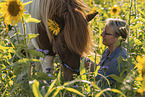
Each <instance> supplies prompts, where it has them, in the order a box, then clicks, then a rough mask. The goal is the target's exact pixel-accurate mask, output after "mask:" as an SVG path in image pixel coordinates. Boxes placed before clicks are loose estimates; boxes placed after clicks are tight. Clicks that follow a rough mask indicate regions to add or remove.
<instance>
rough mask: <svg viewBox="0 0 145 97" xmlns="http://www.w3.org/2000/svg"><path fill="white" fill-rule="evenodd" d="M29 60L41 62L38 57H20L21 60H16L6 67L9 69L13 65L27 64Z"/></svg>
mask: <svg viewBox="0 0 145 97" xmlns="http://www.w3.org/2000/svg"><path fill="white" fill-rule="evenodd" d="M28 62H40V60H38V59H28V58H23V59H20V60H18V61H16V62H15V63H13V64H12V65H10V66H7V67H6V69H9V68H11V67H13V66H17V65H18V66H20V65H22V64H26V65H27V63H28Z"/></svg>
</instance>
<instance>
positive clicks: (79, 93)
mask: <svg viewBox="0 0 145 97" xmlns="http://www.w3.org/2000/svg"><path fill="white" fill-rule="evenodd" d="M65 89H66V90H68V91H70V92H73V93H76V94H78V95H80V96H85V95H84V94H82V93H81V92H79V91H78V90H76V89H73V88H68V87H65Z"/></svg>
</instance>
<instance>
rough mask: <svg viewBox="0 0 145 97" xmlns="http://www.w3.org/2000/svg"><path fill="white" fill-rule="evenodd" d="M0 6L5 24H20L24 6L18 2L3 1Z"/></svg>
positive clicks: (11, 0)
mask: <svg viewBox="0 0 145 97" xmlns="http://www.w3.org/2000/svg"><path fill="white" fill-rule="evenodd" d="M0 6H1V8H0V13H2V16H3V17H4V21H5V23H7V24H12V25H17V23H19V22H22V16H23V14H24V11H25V9H24V7H25V6H24V5H23V4H22V2H20V0H4V2H1V3H0Z"/></svg>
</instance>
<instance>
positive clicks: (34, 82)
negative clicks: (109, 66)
mask: <svg viewBox="0 0 145 97" xmlns="http://www.w3.org/2000/svg"><path fill="white" fill-rule="evenodd" d="M84 1H85V2H86V3H87V4H88V5H89V6H90V8H91V9H96V10H97V11H98V12H99V14H98V15H97V16H96V17H95V18H94V19H93V20H92V21H91V22H90V23H89V24H90V27H91V31H92V35H93V38H92V40H93V42H94V43H95V45H96V46H95V48H94V49H93V51H94V54H92V55H89V56H88V57H89V58H90V59H91V60H93V61H95V62H96V63H99V60H100V58H101V54H102V52H103V51H104V50H105V48H106V47H105V46H104V45H103V44H102V37H101V36H100V34H101V33H102V30H103V27H104V26H105V20H106V19H108V18H119V19H123V20H126V22H127V25H128V38H127V40H126V41H125V42H124V43H123V45H124V47H125V48H126V49H127V54H128V58H127V60H122V58H121V57H119V58H118V62H119V63H122V66H123V69H124V70H127V75H126V76H125V77H124V76H123V71H122V73H120V75H119V76H115V75H111V76H112V77H113V78H114V79H115V80H117V82H118V83H116V84H114V86H111V87H114V88H111V87H110V86H109V84H110V83H111V82H109V81H108V80H107V79H105V81H98V80H97V79H96V78H95V76H96V75H97V74H98V73H97V70H98V68H99V67H97V68H95V71H94V72H90V71H89V70H87V69H86V68H84V61H85V60H81V67H80V74H81V75H79V76H76V75H74V80H73V81H70V82H64V81H63V80H62V79H63V75H62V71H61V65H60V61H59V58H58V56H56V58H55V60H54V73H53V74H52V76H51V77H48V75H47V74H46V73H43V72H39V71H37V70H36V69H35V66H36V64H39V63H40V60H39V57H44V55H43V54H42V53H41V52H38V51H35V50H30V49H28V45H29V42H30V40H31V39H32V38H34V37H36V36H37V35H35V34H28V35H26V33H23V34H22V33H21V32H20V31H21V30H20V29H19V28H17V27H12V26H10V27H9V29H10V30H11V31H12V32H13V35H12V36H9V34H11V32H9V33H6V30H5V25H4V23H3V18H2V17H1V18H0V95H1V97H7V96H8V97H9V96H13V97H16V96H18V97H20V96H21V97H25V96H28V97H33V96H36V97H42V96H45V97H51V96H52V97H57V96H58V97H65V96H66V97H68V96H75V97H79V96H86V97H88V96H92V97H99V96H100V95H108V96H111V95H117V97H118V96H125V97H126V96H131V97H136V96H140V94H138V93H137V89H138V88H139V87H140V86H141V84H142V81H135V78H136V77H137V76H138V73H137V72H136V70H137V69H136V68H133V69H130V68H131V67H134V65H135V64H136V63H137V62H136V57H137V55H140V56H142V55H144V53H145V39H144V38H145V37H144V36H145V34H144V32H145V19H144V17H145V1H143V0H121V1H118V0H84ZM114 5H118V6H120V8H121V11H120V12H119V14H118V15H111V13H110V10H111V8H112V6H114ZM24 25H25V24H24ZM23 29H25V28H23ZM23 49H25V50H26V51H23ZM24 53H26V56H25V55H24ZM100 83H101V84H102V85H103V84H107V85H108V87H105V88H101V87H100V86H99V84H100ZM108 91H111V92H108ZM112 92H114V93H117V94H112Z"/></svg>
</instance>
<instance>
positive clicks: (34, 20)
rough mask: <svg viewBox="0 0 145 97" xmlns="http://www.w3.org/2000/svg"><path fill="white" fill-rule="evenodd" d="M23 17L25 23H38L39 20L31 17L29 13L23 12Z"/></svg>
mask: <svg viewBox="0 0 145 97" xmlns="http://www.w3.org/2000/svg"><path fill="white" fill-rule="evenodd" d="M23 17H24V19H25V21H26V23H29V22H34V23H39V22H40V20H38V19H35V18H32V17H31V15H30V14H24V15H23Z"/></svg>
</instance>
